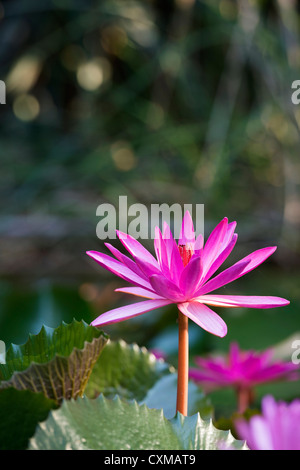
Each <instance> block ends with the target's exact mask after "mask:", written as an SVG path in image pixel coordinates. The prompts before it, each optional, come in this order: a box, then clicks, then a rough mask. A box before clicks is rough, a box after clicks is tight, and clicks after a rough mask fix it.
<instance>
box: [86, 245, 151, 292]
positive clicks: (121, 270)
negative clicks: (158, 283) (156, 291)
mask: <svg viewBox="0 0 300 470" xmlns="http://www.w3.org/2000/svg"><path fill="white" fill-rule="evenodd" d="M87 255H89V256H90V257H91V258H93V259H94V260H95V261H96V262H97V263H98V264H100V266H102V267H103V268H105V269H107V270H108V271H111V272H112V273H114V274H116V275H117V276H119V277H121V278H122V279H124V280H125V281H128V282H131V283H133V284H136V285H138V286H142V287H145V288H146V289H150V290H153V289H152V287H151V284H150V283H149V282H148V281H146V280H145V279H143V278H142V277H140V276H138V275H137V274H136V273H134V272H133V271H131V269H129V268H128V267H127V266H124V264H122V263H121V262H120V261H117V260H115V259H114V258H111V257H110V256H108V255H105V254H103V253H99V252H98V251H87Z"/></svg>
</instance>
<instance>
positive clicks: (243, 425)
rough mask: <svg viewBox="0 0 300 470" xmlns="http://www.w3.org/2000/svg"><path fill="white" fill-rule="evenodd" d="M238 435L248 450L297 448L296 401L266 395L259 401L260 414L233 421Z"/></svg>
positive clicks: (299, 410) (299, 403)
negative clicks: (246, 419) (247, 418)
mask: <svg viewBox="0 0 300 470" xmlns="http://www.w3.org/2000/svg"><path fill="white" fill-rule="evenodd" d="M235 425H236V430H237V433H238V435H239V437H240V438H241V439H243V440H246V443H247V445H248V447H249V448H250V449H251V450H300V400H298V399H296V400H294V401H293V402H291V403H290V404H288V403H285V402H282V401H281V402H278V403H276V401H275V400H274V398H273V397H272V396H270V395H268V396H266V397H265V398H264V399H263V400H262V415H255V416H252V418H251V419H250V420H249V422H246V421H244V420H241V421H237V422H236V423H235Z"/></svg>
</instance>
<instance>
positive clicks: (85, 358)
mask: <svg viewBox="0 0 300 470" xmlns="http://www.w3.org/2000/svg"><path fill="white" fill-rule="evenodd" d="M106 342H107V336H106V335H104V334H103V332H101V331H100V330H98V329H97V328H94V327H92V326H89V325H87V324H86V323H85V322H83V321H81V322H78V321H75V320H74V321H73V322H72V323H70V324H65V323H62V324H61V325H60V326H59V327H58V328H55V329H53V328H49V327H45V326H44V327H43V328H42V329H41V331H40V333H38V334H37V335H30V336H29V339H28V341H27V342H26V343H25V344H23V345H21V346H17V345H13V344H12V345H11V346H10V348H9V349H8V351H7V354H6V364H3V365H0V378H1V379H2V382H1V383H0V389H3V388H8V387H14V388H16V389H18V390H31V391H33V392H42V393H43V394H44V395H45V396H46V397H48V398H50V399H54V400H55V401H56V403H60V402H61V401H62V399H63V398H67V399H70V398H76V397H77V396H81V395H82V394H83V392H84V389H85V386H86V384H87V381H88V379H89V377H90V374H91V371H92V368H93V366H94V364H95V362H96V361H97V359H98V357H99V355H100V353H101V351H102V349H103V347H104V346H105V344H106Z"/></svg>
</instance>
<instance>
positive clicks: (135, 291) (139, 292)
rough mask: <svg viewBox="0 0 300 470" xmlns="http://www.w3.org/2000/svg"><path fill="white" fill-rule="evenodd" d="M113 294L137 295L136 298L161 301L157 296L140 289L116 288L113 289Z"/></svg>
mask: <svg viewBox="0 0 300 470" xmlns="http://www.w3.org/2000/svg"><path fill="white" fill-rule="evenodd" d="M115 292H124V293H125V294H132V295H137V296H138V297H146V298H147V299H162V297H161V296H159V295H158V294H155V293H154V292H152V291H149V290H148V289H143V288H142V287H130V286H129V287H118V288H117V289H115ZM164 300H165V299H164Z"/></svg>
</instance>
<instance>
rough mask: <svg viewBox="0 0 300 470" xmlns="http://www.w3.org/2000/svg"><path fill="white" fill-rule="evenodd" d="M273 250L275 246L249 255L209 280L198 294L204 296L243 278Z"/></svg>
mask: <svg viewBox="0 0 300 470" xmlns="http://www.w3.org/2000/svg"><path fill="white" fill-rule="evenodd" d="M275 250H276V246H271V247H268V248H262V249H260V250H257V251H254V252H253V253H251V254H250V255H248V256H246V257H245V258H243V259H241V260H240V261H238V262H237V263H235V264H234V265H233V266H231V267H230V268H228V269H225V271H222V272H221V273H220V274H218V275H217V276H216V277H214V278H213V279H211V280H209V281H208V282H207V283H206V284H204V285H203V286H202V287H201V288H200V290H199V292H198V294H201V295H202V294H206V293H207V292H211V291H213V290H215V289H218V288H219V287H222V286H224V285H225V284H228V283H229V282H232V281H235V280H236V279H238V278H239V277H241V276H244V275H245V274H247V273H248V272H249V271H252V270H253V269H254V268H256V267H257V266H259V265H260V264H261V263H263V262H264V261H265V260H266V259H267V258H268V257H269V256H271V255H272V254H273V253H274V251H275Z"/></svg>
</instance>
